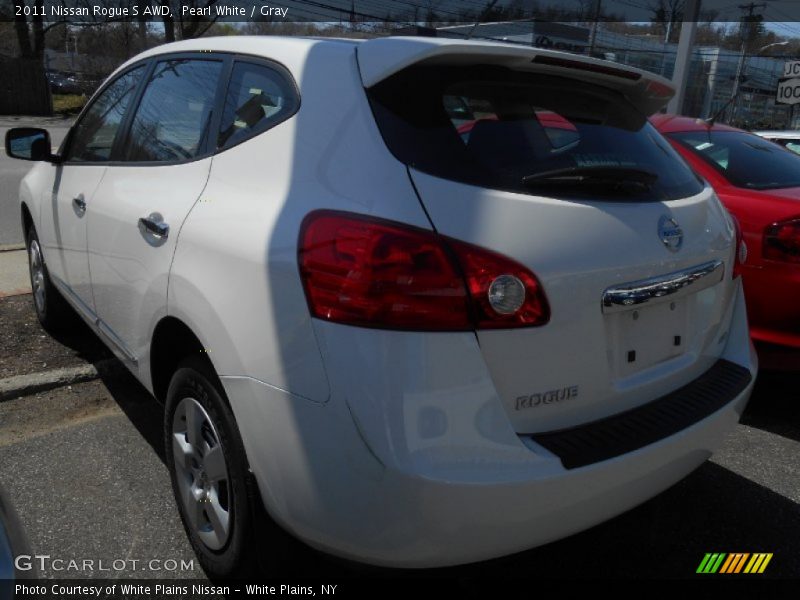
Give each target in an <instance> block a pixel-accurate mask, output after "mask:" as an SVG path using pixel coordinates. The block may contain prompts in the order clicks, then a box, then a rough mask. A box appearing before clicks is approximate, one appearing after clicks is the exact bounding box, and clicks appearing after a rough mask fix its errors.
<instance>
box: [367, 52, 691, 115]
mask: <svg viewBox="0 0 800 600" xmlns="http://www.w3.org/2000/svg"><path fill="white" fill-rule="evenodd" d="M356 52H357V53H358V64H359V68H360V70H361V81H362V83H363V84H364V87H367V88H369V87H372V86H373V85H375V84H377V83H379V82H380V81H383V80H384V79H387V78H388V77H391V76H392V75H394V74H395V73H397V72H399V71H402V70H403V69H405V68H407V67H410V66H411V65H415V64H426V65H462V66H463V65H470V64H481V65H487V64H493V65H502V66H506V67H509V68H511V69H515V70H519V71H530V72H535V73H548V74H552V75H560V76H563V77H572V78H576V79H577V78H579V79H581V80H583V81H588V82H592V83H595V84H597V85H601V86H603V87H607V88H611V89H614V90H617V91H619V92H621V93H623V94H624V95H625V96H626V97H627V98H628V99H629V100H630V101H631V103H632V104H633V105H634V106H636V107H637V108H638V109H639V110H640V111H641V112H642V113H644V114H645V115H651V114H653V113H656V112H658V111H659V110H661V109H662V108H664V106H666V104H667V102H669V100H670V98H672V96H673V95H674V94H675V88H673V87H672V84H671V83H670V81H669V80H668V79H665V78H663V77H660V76H659V75H655V74H653V73H650V72H648V71H643V70H641V69H635V68H633V67H628V66H625V65H619V64H617V63H613V62H610V61H607V60H600V59H597V58H590V57H587V56H581V55H579V54H569V53H566V52H559V51H556V50H545V49H542V48H531V47H528V46H521V45H515V44H502V43H495V42H478V41H465V40H457V39H443V38H422V37H390V38H378V39H372V40H368V41H366V42H363V43H362V44H359V46H358V48H357V50H356Z"/></svg>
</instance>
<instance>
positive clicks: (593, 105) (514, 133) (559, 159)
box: [368, 67, 703, 201]
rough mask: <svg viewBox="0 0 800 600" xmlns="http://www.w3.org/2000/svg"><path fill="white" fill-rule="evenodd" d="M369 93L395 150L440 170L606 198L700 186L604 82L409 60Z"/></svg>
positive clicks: (542, 191)
mask: <svg viewBox="0 0 800 600" xmlns="http://www.w3.org/2000/svg"><path fill="white" fill-rule="evenodd" d="M368 94H369V97H370V102H371V105H372V108H373V112H374V114H375V117H376V120H377V122H378V126H379V128H380V130H381V133H382V135H383V137H384V140H385V141H386V143H387V145H388V146H389V149H390V150H391V151H392V153H393V154H394V155H395V156H396V157H397V158H398V159H400V160H401V161H402V162H404V163H406V164H408V165H409V166H412V167H414V168H416V169H419V170H421V171H425V172H427V173H430V174H432V175H436V176H439V177H444V178H447V179H452V180H456V181H461V182H465V183H470V184H473V185H478V186H482V187H490V188H496V189H506V190H510V191H516V192H522V193H529V194H536V195H547V196H556V197H575V198H587V199H603V200H609V199H612V200H613V199H620V200H625V201H629V200H642V201H647V200H665V199H674V198H683V197H686V196H690V195H694V194H697V193H699V192H700V191H701V190H702V189H703V184H702V183H701V181H700V180H699V179H698V178H697V176H696V175H695V174H694V173H693V172H692V171H691V169H690V168H689V167H688V166H687V165H686V163H685V162H683V160H682V159H681V158H680V157H679V156H678V154H677V153H676V152H675V151H674V150H673V149H672V148H671V147H670V145H669V144H668V143H667V142H666V140H665V139H664V138H663V137H662V136H661V135H660V134H659V133H658V132H657V131H656V130H655V129H654V128H653V127H652V125H650V123H649V122H648V121H647V119H646V117H645V115H642V114H640V113H638V112H637V111H636V109H635V108H634V107H633V106H632V105H631V104H630V103H629V102H628V101H627V100H626V99H625V98H624V97H623V96H622V95H621V94H618V93H616V92H614V91H612V90H608V89H606V88H602V87H600V86H594V85H590V84H586V83H583V82H580V81H576V80H572V79H567V78H561V77H555V76H547V75H538V74H530V73H521V72H515V71H511V70H508V69H504V68H499V67H471V68H468V69H467V68H459V67H412V68H409V69H406V70H405V71H402V72H400V73H398V74H397V75H395V76H393V77H391V78H389V79H387V80H385V81H383V82H381V83H379V84H377V85H376V86H374V87H373V88H371V89H370V90H369V91H368Z"/></svg>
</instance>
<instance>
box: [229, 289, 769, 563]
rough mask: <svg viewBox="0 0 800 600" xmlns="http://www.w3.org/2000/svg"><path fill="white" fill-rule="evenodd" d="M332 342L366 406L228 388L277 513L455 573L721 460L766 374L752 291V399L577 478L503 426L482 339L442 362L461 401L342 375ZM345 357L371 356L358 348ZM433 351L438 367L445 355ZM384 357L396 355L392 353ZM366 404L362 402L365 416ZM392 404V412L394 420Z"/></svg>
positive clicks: (374, 558)
mask: <svg viewBox="0 0 800 600" xmlns="http://www.w3.org/2000/svg"><path fill="white" fill-rule="evenodd" d="M339 333H341V332H339ZM322 334H323V335H321V336H320V340H322V342H321V347H322V351H323V355H324V356H325V357H326V362H327V364H328V366H329V372H328V375H329V377H330V378H331V389H332V390H348V391H349V392H350V393H354V390H361V391H362V394H361V396H360V397H358V398H355V399H353V398H352V397H351V396H350V395H349V394H343V395H340V396H338V395H336V393H334V395H333V396H332V397H331V398H330V400H329V401H328V402H326V403H314V402H310V401H308V400H306V399H303V398H299V397H296V396H292V395H290V394H288V393H287V392H284V391H282V390H278V389H276V388H274V387H270V386H267V385H265V384H263V383H261V382H258V381H256V380H253V379H250V378H246V377H223V378H222V381H223V385H224V386H225V389H226V392H227V394H228V397H229V398H230V399H231V403H232V406H233V409H234V413H235V414H236V417H237V421H238V423H239V426H240V429H241V431H242V434H243V438H244V441H245V447H246V450H247V454H248V458H249V460H250V464H251V467H252V469H253V472H254V473H255V475H256V479H257V481H258V483H259V487H260V489H261V492H262V497H263V498H264V501H265V504H266V506H267V508H268V510H269V512H270V514H272V516H273V517H274V518H275V519H276V520H277V521H278V522H279V523H281V524H282V525H283V526H284V527H285V528H286V529H288V530H289V531H291V532H292V533H294V534H295V535H297V536H298V537H300V538H301V539H303V540H304V541H306V542H307V543H309V544H310V545H312V546H314V547H316V548H319V549H321V550H324V551H327V552H330V553H333V554H337V555H340V556H343V557H346V558H349V559H353V560H357V561H361V562H367V563H372V564H378V565H384V566H392V567H434V566H445V565H453V564H460V563H468V562H474V561H479V560H484V559H488V558H493V557H497V556H501V555H505V554H509V553H513V552H517V551H521V550H524V549H527V548H530V547H533V546H536V545H540V544H544V543H547V542H550V541H553V540H556V539H559V538H563V537H565V536H568V535H570V534H573V533H576V532H578V531H581V530H583V529H586V528H588V527H591V526H593V525H595V524H597V523H600V522H602V521H604V520H606V519H609V518H611V517H613V516H615V515H617V514H620V513H622V512H624V511H626V510H628V509H630V508H632V507H634V506H636V505H638V504H640V503H641V502H644V501H645V500H647V499H649V498H651V497H652V496H654V495H656V494H658V493H659V492H661V491H662V490H664V489H666V488H668V487H669V486H671V485H673V484H674V483H676V482H677V481H679V480H680V479H681V478H683V477H684V476H686V475H687V474H688V473H690V472H691V471H692V470H694V469H695V468H696V467H698V466H699V465H700V464H702V463H703V462H704V461H705V460H706V459H708V457H709V456H711V454H712V452H713V451H714V449H715V448H716V447H718V445H719V444H720V443H721V442H722V440H723V438H724V436H725V435H726V434H727V433H729V432H730V431H731V430H732V428H733V427H734V425H735V424H736V423H737V421H738V420H739V417H740V415H741V413H742V411H743V410H744V407H745V405H746V403H747V400H748V398H749V395H750V391H751V389H752V386H753V381H754V378H755V372H756V363H755V356H754V354H753V352H752V345H751V344H750V341H749V337H748V332H747V323H746V319H745V316H744V305H743V301H742V297H741V292H740V293H739V298H738V301H737V307H736V309H735V314H734V322H733V324H732V326H731V330H730V334H729V337H728V342H727V346H726V350H725V352H724V353H723V356H722V357H721V358H723V359H724V360H726V361H729V362H731V363H735V364H737V365H739V366H740V367H744V368H745V369H747V370H748V371H749V373H750V376H751V377H750V378H749V383H746V385H745V387H744V389H741V388H739V390H737V391H736V393H735V395H733V396H731V397H728V398H726V399H725V401H723V402H721V403H719V406H718V408H716V409H713V410H712V411H711V412H710V413H708V414H707V416H705V417H703V418H700V419H699V420H697V421H695V422H694V423H693V424H691V425H689V426H687V427H685V428H682V429H680V430H679V431H676V432H673V433H671V434H669V435H667V436H666V437H662V438H661V439H658V440H657V441H654V442H652V443H648V444H647V445H644V446H642V447H640V448H638V449H636V450H632V451H627V452H625V453H624V454H620V455H618V456H615V457H613V458H608V459H605V460H601V461H600V462H595V463H593V464H588V465H586V466H579V467H576V468H572V469H566V468H565V467H564V466H563V464H562V462H561V460H560V459H559V458H558V457H557V456H556V455H555V454H553V453H551V452H550V451H548V450H547V449H545V448H544V447H543V446H541V445H539V444H536V443H535V442H533V441H531V440H530V439H526V438H527V437H528V436H520V435H517V434H516V433H514V432H513V430H512V429H511V428H510V426H509V425H508V419H507V418H505V417H504V416H502V418H501V415H502V407H501V406H499V402H498V400H497V397H496V394H495V393H494V392H493V389H492V388H491V387H487V381H486V380H484V379H483V372H482V371H481V369H480V366H479V365H477V364H470V363H469V354H468V353H466V352H464V353H463V354H462V353H461V352H460V351H459V347H460V346H459V344H462V345H463V346H464V348H466V347H467V345H468V344H469V343H470V342H469V340H468V337H469V334H464V335H465V336H467V337H465V338H463V339H460V338H456V339H455V343H454V339H452V338H451V339H450V340H449V342H450V343H449V348H450V352H451V355H450V356H448V357H446V358H443V357H439V356H437V358H439V359H440V360H448V359H449V360H453V361H455V362H458V363H461V365H462V367H464V368H466V369H468V370H469V372H471V373H472V374H473V381H471V382H469V385H463V386H462V387H461V388H460V389H458V390H456V391H453V390H452V389H451V387H450V386H448V385H444V383H443V382H439V384H440V387H439V390H440V392H439V395H438V396H435V394H434V397H433V398H432V397H431V395H432V394H431V392H426V393H425V394H424V396H423V397H417V396H416V395H415V393H416V392H415V390H416V389H417V388H419V387H425V386H431V384H432V382H431V381H428V380H426V381H422V382H421V381H419V380H418V379H416V377H418V376H419V374H416V373H414V372H410V371H403V369H402V368H398V365H396V364H395V367H396V368H395V375H392V374H387V372H386V371H383V370H374V371H378V372H373V370H371V369H364V370H363V372H362V373H359V374H358V375H357V376H356V375H355V374H353V373H352V372H351V371H349V372H347V373H343V372H341V371H340V370H338V369H335V368H331V364H334V365H335V363H336V361H335V360H334V357H333V356H332V355H331V354H330V349H328V348H326V346H325V343H324V340H325V339H326V336H325V335H324V332H322ZM387 335H389V334H387ZM395 335H396V334H395ZM440 337H441V336H439V337H436V336H433V337H431V338H429V340H428V343H429V344H432V343H435V341H432V340H438V339H440ZM397 339H402V340H405V342H406V343H408V339H409V338H402V337H399V338H397ZM340 342H341V336H340V337H339V338H338V341H337V343H340ZM471 342H472V343H474V338H473V339H472V340H471ZM401 345H402V344H401ZM344 348H348V349H349V351H350V352H351V353H355V354H357V353H358V352H359V348H358V347H357V346H355V345H353V346H350V345H345V346H344ZM336 350H337V352H338V353H339V354H341V353H342V352H343V350H342V348H341V347H339V348H337V349H336ZM412 350H413V349H412ZM427 350H428V351H429V353H430V354H429V355H428V357H429V358H431V359H432V357H433V355H434V354H435V351H436V348H427ZM405 351H406V352H408V351H409V349H408V348H405ZM384 353H385V355H386V356H384V357H383V358H389V359H391V358H392V356H393V354H392V349H391V347H390V346H387V347H386V348H385V350H384ZM349 358H350V359H352V356H351V357H349ZM357 358H359V359H361V360H362V361H364V362H365V364H370V362H371V361H370V360H367V359H368V357H367V356H362V357H357ZM372 358H373V360H374V357H372ZM397 371H400V372H399V373H397ZM463 372H464V371H463V369H462V370H461V371H460V373H463ZM340 378H347V380H348V381H349V384H350V385H345V383H344V382H343V381H342V380H340ZM381 383H383V385H382V386H381ZM375 389H377V390H379V391H380V392H381V393H383V394H386V395H388V396H390V398H389V400H388V402H387V403H386V404H381V405H378V404H374V405H373V404H370V403H371V402H372V401H373V400H374V402H375V403H377V402H378V401H379V399H378V398H377V397H376V398H373V396H372V393H373V392H372V390H375ZM354 401H356V402H360V403H362V404H359V411H354V410H353V409H352V407H351V404H352V403H353V402H354ZM387 404H388V405H389V406H391V407H393V412H389V413H387V412H386V411H385V410H384V408H385V406H386V405H387ZM432 406H435V407H436V409H435V410H434V409H432V408H431V407H432ZM495 407H497V409H498V411H499V412H498V411H496V410H495Z"/></svg>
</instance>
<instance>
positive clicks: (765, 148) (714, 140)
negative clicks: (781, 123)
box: [669, 130, 800, 190]
mask: <svg viewBox="0 0 800 600" xmlns="http://www.w3.org/2000/svg"><path fill="white" fill-rule="evenodd" d="M669 136H670V137H671V138H672V139H675V140H677V141H678V142H679V143H681V144H683V145H684V146H686V147H687V148H688V149H689V150H691V151H692V152H694V153H695V154H697V155H698V156H699V157H700V158H702V159H703V160H705V161H706V162H707V163H709V164H710V165H711V166H712V167H714V168H715V169H716V170H717V171H719V172H720V173H722V174H723V175H724V176H725V178H726V179H727V180H728V181H730V182H731V183H732V184H733V185H735V186H738V187H743V188H748V189H753V190H767V189H776V188H787V187H796V186H800V156H798V155H797V154H795V153H793V152H787V151H786V150H785V149H784V148H781V147H780V146H779V145H777V144H773V143H772V142H769V141H767V140H764V139H763V138H760V137H759V136H757V135H753V134H751V133H745V132H743V131H713V130H712V131H690V132H680V133H671V134H669Z"/></svg>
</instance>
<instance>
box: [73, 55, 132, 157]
mask: <svg viewBox="0 0 800 600" xmlns="http://www.w3.org/2000/svg"><path fill="white" fill-rule="evenodd" d="M143 73H144V66H140V67H136V68H135V69H131V70H130V71H128V72H127V73H125V74H124V75H121V76H120V77H118V78H117V79H116V80H115V81H114V82H113V83H112V84H111V85H109V86H108V87H107V88H106V89H105V90H103V92H102V93H101V94H100V95H99V96H98V97H97V99H96V100H95V101H94V102H92V105H91V106H90V107H89V108H88V109H87V110H86V112H85V113H84V115H83V117H82V118H81V120H80V121H79V122H78V124H77V125H76V126H75V129H74V130H73V133H72V140H71V142H70V144H69V147H68V148H67V156H66V159H67V160H69V161H74V162H104V161H107V160H110V158H111V148H112V147H113V145H114V140H115V138H116V136H117V131H118V130H119V126H120V124H121V123H122V119H123V117H124V116H125V111H126V110H127V109H128V106H129V105H130V102H131V99H132V98H133V94H134V92H135V91H136V88H137V86H138V84H139V80H140V79H141V77H142V74H143Z"/></svg>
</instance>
